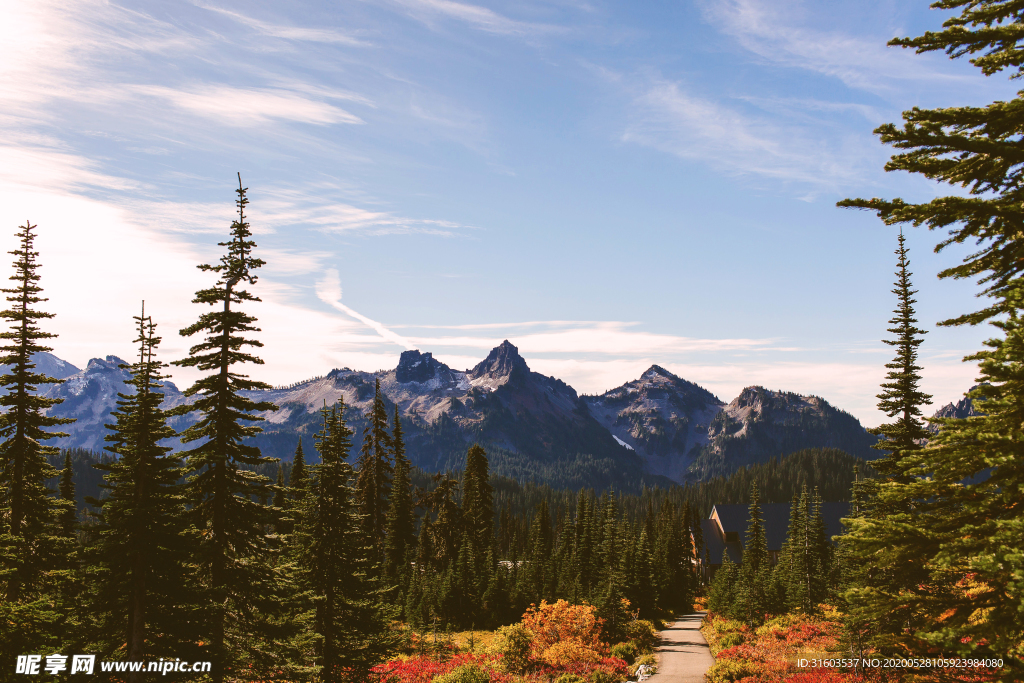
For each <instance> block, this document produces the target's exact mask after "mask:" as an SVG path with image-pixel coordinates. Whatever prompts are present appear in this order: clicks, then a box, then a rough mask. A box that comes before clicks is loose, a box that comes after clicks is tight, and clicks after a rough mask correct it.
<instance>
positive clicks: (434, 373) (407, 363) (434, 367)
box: [395, 350, 452, 384]
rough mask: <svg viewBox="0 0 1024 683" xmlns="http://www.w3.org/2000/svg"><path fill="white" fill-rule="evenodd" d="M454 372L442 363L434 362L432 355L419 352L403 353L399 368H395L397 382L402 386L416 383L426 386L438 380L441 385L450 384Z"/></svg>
mask: <svg viewBox="0 0 1024 683" xmlns="http://www.w3.org/2000/svg"><path fill="white" fill-rule="evenodd" d="M451 375H452V371H451V368H449V367H448V366H447V365H445V364H444V363H442V362H441V361H438V360H434V356H433V355H432V354H430V353H420V352H419V351H418V350H417V351H403V352H402V356H401V358H399V359H398V367H397V368H395V381H396V382H398V383H400V384H408V383H410V382H415V383H417V384H425V383H427V382H430V381H431V380H434V379H436V380H437V381H438V383H439V384H443V383H448V382H451V380H452V376H451Z"/></svg>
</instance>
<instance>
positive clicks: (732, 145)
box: [622, 78, 868, 187]
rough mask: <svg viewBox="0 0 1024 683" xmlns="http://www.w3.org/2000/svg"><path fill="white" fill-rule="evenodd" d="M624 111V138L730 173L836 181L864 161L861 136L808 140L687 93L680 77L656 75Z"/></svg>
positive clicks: (859, 170)
mask: <svg viewBox="0 0 1024 683" xmlns="http://www.w3.org/2000/svg"><path fill="white" fill-rule="evenodd" d="M736 104H739V103H736ZM631 118H632V120H631V122H630V123H629V124H628V125H627V127H626V129H625V132H624V133H623V134H622V140H623V141H624V142H632V143H637V144H641V145H645V146H647V147H652V148H654V149H658V150H661V151H663V152H667V153H670V154H674V155H676V156H678V157H681V158H684V159H697V160H701V161H703V162H705V163H707V164H708V165H710V166H712V167H714V168H717V169H719V170H722V171H725V172H728V173H732V174H737V175H755V176H762V177H766V178H774V179H779V180H785V181H796V182H799V183H803V184H810V185H813V186H817V187H835V186H837V185H839V184H842V183H845V182H849V181H851V180H855V179H857V180H860V179H862V177H863V174H864V172H865V168H866V167H868V164H867V163H866V162H867V159H866V158H865V156H866V155H865V152H864V151H863V149H864V147H863V142H864V141H861V145H858V146H855V145H852V144H848V143H846V142H845V141H843V140H838V141H837V140H835V139H834V138H833V139H829V138H825V137H821V138H818V139H815V138H813V137H809V136H808V134H807V132H806V130H804V129H801V128H800V127H798V126H795V125H791V124H788V123H783V122H780V121H778V120H777V119H771V118H768V117H764V116H757V115H756V114H751V113H748V112H744V111H742V110H741V108H740V107H739V106H735V105H734V106H729V105H728V104H724V103H722V102H717V101H713V100H711V99H708V98H705V97H701V96H698V95H695V94H692V93H689V92H687V91H686V90H685V89H684V87H683V85H682V84H681V83H678V82H673V81H669V80H665V79H663V78H656V79H651V80H649V81H648V82H647V84H646V85H645V86H642V88H641V91H640V92H639V93H638V94H636V95H635V96H634V99H633V109H632V112H631Z"/></svg>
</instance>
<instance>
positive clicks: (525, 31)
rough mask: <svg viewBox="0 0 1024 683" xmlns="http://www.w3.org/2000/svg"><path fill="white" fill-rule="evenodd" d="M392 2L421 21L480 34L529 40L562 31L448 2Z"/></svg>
mask: <svg viewBox="0 0 1024 683" xmlns="http://www.w3.org/2000/svg"><path fill="white" fill-rule="evenodd" d="M394 2H395V3H396V4H398V5H401V6H403V7H405V8H406V10H408V11H409V13H410V14H411V15H412V16H414V17H416V18H419V19H421V20H422V18H423V17H424V16H425V15H427V16H429V15H435V16H443V17H447V18H449V19H456V20H458V21H461V22H464V23H466V24H469V25H470V26H472V27H473V28H476V29H479V30H481V31H485V32H487V33H495V34H499V35H510V36H532V35H537V34H545V33H554V32H562V31H563V30H564V29H561V28H558V27H555V26H548V25H545V24H531V23H528V22H523V21H516V20H515V19H509V18H508V17H506V16H504V15H501V14H498V13H497V12H495V11H493V10H490V9H487V8H486V7H480V6H478V5H471V4H468V3H463V2H453V1H452V0H394Z"/></svg>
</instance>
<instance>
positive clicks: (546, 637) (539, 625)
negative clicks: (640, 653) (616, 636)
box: [523, 600, 605, 667]
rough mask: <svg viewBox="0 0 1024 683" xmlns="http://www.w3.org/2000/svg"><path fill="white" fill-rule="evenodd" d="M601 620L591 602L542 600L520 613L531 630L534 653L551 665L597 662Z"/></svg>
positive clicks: (600, 648)
mask: <svg viewBox="0 0 1024 683" xmlns="http://www.w3.org/2000/svg"><path fill="white" fill-rule="evenodd" d="M603 623H604V621H603V620H602V619H600V618H599V617H598V616H597V608H596V607H594V606H593V605H570V604H569V603H568V602H566V601H565V600H559V601H558V602H556V603H554V604H551V603H549V602H547V601H546V600H542V601H541V603H540V606H539V607H538V606H536V605H533V606H531V607H530V609H528V610H527V611H526V614H524V615H523V625H524V626H526V628H528V629H530V631H531V632H532V633H533V651H534V655H535V656H536V658H537V659H539V660H540V661H542V662H544V663H545V664H548V665H549V666H554V667H564V666H566V665H568V664H570V663H572V662H596V661H598V660H599V659H600V658H601V655H602V654H603V653H604V649H605V647H604V645H603V644H602V643H601V627H602V625H603Z"/></svg>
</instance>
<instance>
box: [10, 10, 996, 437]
mask: <svg viewBox="0 0 1024 683" xmlns="http://www.w3.org/2000/svg"><path fill="white" fill-rule="evenodd" d="M927 5H928V3H927V2H923V1H920V0H849V1H847V0H833V1H832V2H828V3H821V2H810V1H806V2H804V1H800V0H681V1H678V2H664V1H658V2H643V3H638V2H631V1H625V0H624V1H621V2H605V1H602V0H592V1H591V0H547V1H540V0H517V1H515V2H511V1H509V2H484V1H483V0H477V1H475V2H471V1H470V0H465V1H462V0H372V1H365V2H364V1H362V0H341V1H335V2H306V1H303V0H295V1H293V2H288V3H280V2H262V1H258V0H257V1H254V0H248V1H247V2H236V1H232V0H210V1H208V2H207V1H206V0H202V1H198V2H153V1H124V2H99V1H95V0H80V1H79V2H75V3H64V2H50V1H47V0H32V1H31V2H29V1H19V0H0V13H2V15H3V16H4V17H5V20H4V22H3V23H2V24H0V40H2V42H3V44H4V46H5V49H4V52H3V55H2V56H0V246H2V247H4V249H5V250H7V249H11V248H13V247H14V244H15V242H14V233H15V232H16V231H17V228H18V226H19V225H23V224H24V223H25V221H26V220H29V221H31V222H32V223H33V224H36V225H38V239H37V243H36V244H37V247H38V251H39V252H40V257H39V260H40V263H41V264H42V266H41V268H40V271H39V273H40V275H41V276H42V280H41V284H42V286H43V288H44V290H45V294H46V296H48V297H49V301H48V302H46V304H45V305H44V306H43V308H44V310H47V311H49V312H52V313H54V314H55V317H54V318H53V319H51V320H48V321H45V323H44V329H46V330H47V331H51V332H54V333H57V334H58V335H59V337H58V338H57V339H55V340H53V347H54V353H55V354H56V355H58V356H59V357H61V358H63V359H65V360H68V361H70V362H72V363H74V364H75V365H77V366H79V367H84V366H85V364H86V363H87V362H88V360H89V359H90V358H94V357H104V356H106V355H108V354H114V355H117V356H120V357H122V358H129V357H130V356H131V355H132V353H133V344H132V339H133V337H134V334H133V329H132V324H133V321H132V316H133V315H137V314H138V312H139V309H140V306H141V302H142V300H145V302H146V312H147V313H148V314H151V315H152V316H153V318H154V320H155V321H156V322H157V324H158V326H159V327H158V330H159V332H160V333H161V334H162V336H163V343H162V345H161V349H160V355H161V357H162V358H164V359H165V360H167V361H170V360H174V359H180V358H182V357H184V356H185V355H186V354H187V353H188V347H189V345H190V343H196V342H197V341H198V339H196V338H187V337H182V336H181V335H180V334H179V333H178V330H179V329H181V328H183V327H185V326H187V325H189V324H191V323H192V322H194V321H195V319H196V318H197V317H198V316H199V315H200V314H201V313H202V312H203V309H202V308H201V307H200V306H199V305H196V304H193V303H191V299H192V296H193V293H194V292H195V291H196V290H197V289H200V288H202V287H206V286H209V285H210V284H211V283H212V278H211V276H210V275H209V274H207V273H203V272H201V271H199V270H198V269H197V268H196V266H197V265H198V264H200V263H204V262H215V261H216V259H217V258H218V257H219V255H220V253H221V250H220V247H218V246H217V242H219V241H222V240H223V239H224V238H225V237H226V236H227V234H228V229H229V227H230V224H231V220H232V217H233V213H234V211H235V207H234V198H235V194H234V190H235V189H236V188H237V187H238V177H237V175H236V174H237V173H241V177H242V182H243V184H244V185H245V186H246V187H247V188H249V190H248V197H249V200H250V202H251V203H250V205H249V211H248V215H249V220H250V222H251V225H252V230H253V232H254V234H255V240H256V242H257V243H258V245H259V247H258V249H257V255H258V256H259V257H261V258H263V259H264V260H265V261H266V266H264V267H263V268H262V269H261V271H260V272H259V275H260V279H259V282H258V283H257V285H256V286H255V287H254V288H253V290H252V291H253V293H255V294H257V295H258V296H260V297H261V299H262V302H261V303H258V304H253V305H252V306H251V307H250V308H249V309H247V310H248V311H249V312H251V313H252V314H253V315H255V316H257V317H258V318H259V326H260V328H261V332H259V333H258V335H256V336H257V338H258V339H259V340H260V341H261V342H262V343H263V344H264V347H263V348H262V349H260V352H259V353H260V356H261V357H262V358H263V359H264V360H265V364H264V365H262V366H253V367H251V369H250V374H251V375H252V376H253V377H256V378H258V379H261V380H264V381H266V382H269V383H271V384H274V385H280V384H290V383H292V382H296V381H300V380H303V379H306V378H309V377H311V376H315V375H321V374H325V373H326V372H327V371H329V370H330V369H332V368H336V367H351V368H354V369H360V370H369V371H374V370H379V369H387V368H393V367H394V366H395V365H396V364H397V362H398V357H399V354H400V353H401V352H402V351H403V350H405V349H420V350H421V351H424V352H427V351H429V352H432V353H433V354H434V356H435V357H437V358H439V359H441V360H442V361H444V362H446V363H448V364H449V365H451V366H452V367H454V368H456V369H465V368H469V367H472V366H473V365H475V364H476V363H477V362H479V361H480V360H481V359H483V358H484V357H485V356H486V354H487V352H488V351H489V350H490V349H491V348H492V347H493V346H495V345H497V344H498V343H500V342H501V341H502V340H503V339H509V340H510V341H511V342H512V343H514V344H516V345H517V346H518V347H519V349H520V352H521V353H522V354H523V356H524V357H525V358H526V360H527V363H528V364H529V365H530V367H531V368H532V369H533V370H536V371H538V372H542V373H544V374H547V375H554V376H557V377H559V378H561V379H563V380H565V381H566V382H568V383H569V384H571V385H572V386H573V387H575V388H576V389H577V390H578V391H579V392H581V393H588V394H595V393H601V392H604V391H606V390H608V389H611V388H613V387H615V386H618V385H620V384H622V383H623V382H626V381H629V380H632V379H635V378H637V377H638V376H639V375H640V374H641V373H642V372H643V371H644V370H646V369H647V368H648V367H649V366H650V365H651V364H654V363H657V364H659V365H662V366H663V367H665V368H667V369H669V370H671V371H673V372H675V373H676V374H677V375H679V376H681V377H683V378H685V379H688V380H690V381H693V382H696V383H698V384H700V385H701V386H704V387H705V388H707V389H709V390H711V391H712V392H714V393H715V394H716V395H717V396H719V398H721V399H723V400H724V401H729V400H731V399H732V398H734V397H735V396H736V395H737V394H738V393H739V392H740V390H741V389H742V388H743V387H745V386H750V385H761V386H765V387H767V388H769V389H773V390H786V391H794V392H798V393H802V394H813V395H817V396H821V397H823V398H825V399H826V400H828V401H829V402H831V403H832V404H833V405H835V406H837V407H839V408H842V409H844V410H847V411H849V412H851V413H852V414H854V415H855V416H856V417H858V418H859V419H860V420H861V421H862V422H863V423H864V424H865V425H866V426H875V425H877V424H879V423H880V422H882V421H883V420H884V418H885V416H884V415H883V414H881V413H880V412H878V411H877V409H876V408H875V404H876V403H877V399H876V398H875V395H876V394H877V393H878V391H879V388H878V385H879V383H880V382H881V381H882V379H883V377H884V373H885V368H884V364H885V363H886V362H888V361H889V360H890V359H891V358H892V350H891V349H890V348H889V347H887V346H886V345H885V344H883V343H882V341H881V340H882V339H884V338H887V337H888V338H891V335H890V334H889V333H887V332H886V327H887V321H888V319H889V318H890V317H891V316H892V309H893V308H894V307H895V296H894V295H893V294H892V293H891V289H892V286H893V285H892V282H893V280H894V274H893V271H894V270H895V263H896V260H895V256H894V254H893V251H894V249H895V248H896V235H897V230H898V229H897V228H894V227H890V226H885V225H883V224H882V223H881V222H880V221H879V220H878V219H877V218H876V217H875V216H874V215H873V214H870V213H867V212H862V211H854V210H849V209H839V208H837V207H836V206H835V204H836V202H837V201H838V200H840V199H843V198H845V197H876V196H877V197H902V198H904V199H906V200H908V201H926V200H928V199H930V198H932V197H935V196H940V195H942V194H948V193H950V192H952V191H953V190H950V188H947V187H940V186H938V185H935V184H932V183H930V182H928V181H926V180H923V179H921V178H917V177H911V176H909V175H907V174H903V173H886V172H885V171H884V168H883V167H884V164H885V161H886V160H887V158H888V156H889V153H890V150H887V149H886V148H885V147H884V146H883V145H881V144H880V143H879V142H878V140H877V138H876V137H875V136H874V135H873V134H872V130H873V129H874V128H875V127H876V126H878V125H880V124H882V123H886V122H893V121H899V119H900V114H901V112H902V111H904V110H907V109H910V108H912V107H929V108H931V107H945V106H955V105H967V104H973V105H984V104H987V103H988V102H991V101H993V100H997V99H1007V98H1010V97H1013V96H1014V93H1015V88H1014V84H1013V83H1012V82H1010V81H1008V79H1007V78H1006V77H1005V76H1003V75H997V76H993V77H984V76H983V75H981V74H980V72H979V71H978V70H977V69H975V68H974V67H972V66H971V65H970V64H969V63H967V62H966V61H964V60H956V61H951V60H949V59H948V58H946V57H945V56H944V55H941V54H939V55H936V54H930V55H916V54H914V53H912V52H909V51H906V50H901V49H899V48H889V47H886V42H887V41H888V40H889V39H891V38H893V37H895V36H906V35H919V34H920V33H922V32H923V31H925V30H935V29H938V28H939V27H940V26H941V23H942V21H943V20H944V19H945V18H947V17H948V15H947V14H943V13H941V12H938V11H934V10H929V9H928V6H927ZM943 236H944V235H942V234H937V233H931V232H928V231H927V230H926V229H923V228H908V229H907V241H908V245H909V248H910V258H911V270H912V272H913V282H914V285H915V287H916V288H917V289H918V290H919V292H918V294H917V299H918V303H917V311H918V314H919V315H918V317H919V319H920V321H921V323H922V326H923V327H925V328H926V329H928V330H929V332H928V334H927V335H926V338H925V342H924V344H923V346H922V347H921V365H922V366H923V368H924V369H923V372H922V374H923V387H924V389H925V390H926V391H928V392H930V393H932V394H933V395H934V396H935V399H934V400H935V404H936V407H938V406H939V405H942V404H944V403H947V402H949V401H953V400H957V399H958V398H959V397H960V396H961V395H962V394H963V392H964V391H966V390H967V389H968V388H969V387H970V386H971V385H972V383H973V380H974V378H975V377H976V375H977V369H976V367H975V366H974V365H972V364H971V363H964V362H963V361H962V358H963V357H964V356H965V355H966V354H969V353H971V352H973V351H975V350H977V349H978V348H980V347H981V343H982V341H983V340H984V339H985V338H987V337H989V336H992V335H993V332H994V331H993V330H992V329H991V328H986V327H979V328H964V329H960V328H957V329H950V328H939V327H936V323H937V322H938V321H940V320H943V319H946V318H949V317H953V316H956V315H959V314H961V313H964V312H966V311H970V310H975V309H976V308H977V307H979V306H980V305H981V302H979V301H978V300H977V299H976V298H975V296H976V294H977V291H978V288H977V287H976V286H975V285H973V284H972V283H970V282H965V281H955V282H954V281H947V280H939V279H938V278H937V273H938V272H939V271H940V270H942V269H943V268H946V267H949V266H951V265H954V264H956V263H958V262H960V260H961V259H962V258H963V257H964V256H965V255H966V254H968V253H970V252H971V251H972V248H971V247H972V246H973V245H964V246H963V247H962V248H960V249H959V250H958V249H949V250H947V251H944V252H942V253H941V254H935V253H934V252H933V248H934V246H935V244H936V243H938V241H939V240H940V239H942V237H943ZM12 260H13V259H12ZM171 374H172V375H173V378H174V380H175V381H176V382H177V383H178V384H179V385H186V384H188V383H189V382H190V381H193V380H194V379H195V376H194V375H193V374H190V371H185V370H182V369H177V368H175V369H172V371H171Z"/></svg>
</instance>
